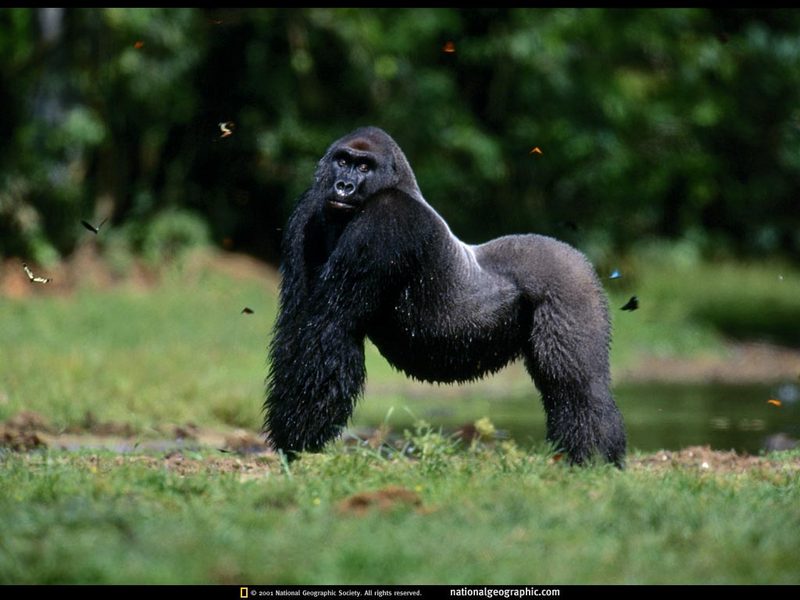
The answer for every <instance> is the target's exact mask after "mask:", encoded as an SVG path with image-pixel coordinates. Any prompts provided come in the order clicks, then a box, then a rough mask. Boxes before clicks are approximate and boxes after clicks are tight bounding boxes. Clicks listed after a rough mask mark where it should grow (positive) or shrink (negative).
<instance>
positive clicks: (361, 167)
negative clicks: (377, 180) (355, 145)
mask: <svg viewBox="0 0 800 600" xmlns="http://www.w3.org/2000/svg"><path fill="white" fill-rule="evenodd" d="M358 170H359V171H361V172H362V173H366V172H367V171H369V165H368V164H367V163H359V165H358Z"/></svg>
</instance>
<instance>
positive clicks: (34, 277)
mask: <svg viewBox="0 0 800 600" xmlns="http://www.w3.org/2000/svg"><path fill="white" fill-rule="evenodd" d="M22 268H23V269H25V274H26V275H27V276H28V279H30V280H31V281H32V282H33V283H48V282H50V281H53V279H52V278H51V277H39V276H37V275H34V274H33V271H31V270H30V268H29V267H28V265H27V264H26V263H22Z"/></svg>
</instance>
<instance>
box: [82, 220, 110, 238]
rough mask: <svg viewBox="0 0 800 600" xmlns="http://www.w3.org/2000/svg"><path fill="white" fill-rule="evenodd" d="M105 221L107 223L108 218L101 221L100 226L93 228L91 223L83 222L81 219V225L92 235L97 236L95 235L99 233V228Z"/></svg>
mask: <svg viewBox="0 0 800 600" xmlns="http://www.w3.org/2000/svg"><path fill="white" fill-rule="evenodd" d="M106 221H108V217H106V218H105V219H103V221H102V222H101V223H100V225H98V226H97V227H95V226H94V225H92V224H91V223H89V221H84V220H83V219H81V225H83V226H84V227H86V229H88V230H89V231H91V232H92V233H94V234H95V235H97V234H98V233H99V232H100V228H101V227H102V226H103V224H104V223H105V222H106Z"/></svg>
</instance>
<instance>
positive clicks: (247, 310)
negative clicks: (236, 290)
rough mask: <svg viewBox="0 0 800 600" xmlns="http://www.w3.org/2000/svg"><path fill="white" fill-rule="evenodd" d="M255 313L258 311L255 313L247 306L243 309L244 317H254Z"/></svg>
mask: <svg viewBox="0 0 800 600" xmlns="http://www.w3.org/2000/svg"><path fill="white" fill-rule="evenodd" d="M254 312H256V311H254V310H253V309H252V308H249V307H247V306H245V307H244V308H243V309H242V314H243V315H252V314H253V313H254Z"/></svg>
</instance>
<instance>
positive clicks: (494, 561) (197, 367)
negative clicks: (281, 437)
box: [0, 256, 800, 583]
mask: <svg viewBox="0 0 800 600" xmlns="http://www.w3.org/2000/svg"><path fill="white" fill-rule="evenodd" d="M623 266H624V267H625V268H624V274H623V278H622V279H620V280H613V281H608V280H606V281H604V283H605V284H606V287H607V289H608V290H609V294H610V304H611V306H612V308H613V310H612V317H613V320H614V323H613V325H614V343H613V354H612V362H613V365H614V367H615V368H619V367H628V366H631V365H635V363H636V360H637V358H638V357H639V356H640V355H641V354H642V353H643V352H649V353H656V354H659V355H663V356H671V355H681V356H692V355H694V354H700V353H715V352H716V353H722V352H724V351H725V346H724V340H725V337H724V335H725V334H734V333H735V332H736V331H738V332H740V333H741V334H742V335H744V334H745V333H747V335H751V334H752V333H753V332H756V333H759V332H760V333H763V334H765V335H768V336H769V335H774V333H775V332H779V331H782V330H791V331H796V328H795V329H791V328H792V327H796V325H794V324H796V323H797V322H800V315H798V302H797V300H796V298H798V297H800V272H798V271H797V269H794V270H792V269H790V268H788V267H787V266H786V265H783V264H778V263H775V264H772V263H769V264H767V263H761V264H749V265H735V264H724V265H711V264H703V263H697V264H691V265H688V266H687V265H683V264H681V263H680V261H677V262H676V261H671V262H670V261H669V260H664V259H661V258H652V260H651V259H650V258H648V257H647V256H645V257H644V258H641V259H637V260H631V261H630V262H629V263H628V264H625V265H623ZM778 273H779V274H780V275H781V277H782V279H779V278H778V276H777V274H778ZM741 282H746V285H742V284H741ZM34 292H35V295H33V296H29V297H26V298H22V299H11V298H6V297H0V315H2V316H1V317H0V319H1V320H2V326H1V327H0V420H5V419H7V418H9V417H11V416H13V415H15V414H17V413H18V412H20V411H22V410H32V411H35V412H38V413H40V414H42V415H46V417H47V419H48V420H49V421H50V422H51V423H52V424H53V425H54V426H55V427H56V428H59V429H63V428H67V427H70V426H80V425H81V424H82V423H85V421H86V420H87V413H91V415H92V416H93V418H95V419H97V420H99V421H119V422H124V423H128V424H130V425H132V426H133V427H134V429H135V430H136V431H137V434H138V435H140V436H142V437H146V436H148V435H152V436H160V435H163V431H164V429H163V427H164V425H165V424H170V423H171V424H182V423H186V422H189V421H191V422H193V423H196V424H198V425H200V426H208V427H227V428H233V427H246V428H248V429H257V428H258V427H259V425H260V423H261V417H262V415H261V402H262V394H263V378H264V375H265V373H266V347H267V343H268V339H269V331H270V328H271V325H272V322H273V319H274V314H275V308H276V301H275V285H274V281H271V282H270V281H266V280H264V279H263V278H260V277H256V276H250V277H242V276H233V275H231V274H230V273H228V272H225V271H224V270H222V271H221V270H219V269H216V268H212V267H211V266H208V265H206V266H204V267H202V268H196V269H194V270H192V271H191V272H189V273H187V272H182V271H177V270H175V271H168V272H167V273H166V276H165V277H164V280H163V282H162V283H161V284H160V285H158V286H157V287H154V288H147V289H142V288H141V287H136V286H120V287H115V288H113V289H109V290H98V289H94V288H90V287H85V288H81V289H78V290H77V291H76V292H75V293H74V294H73V295H68V296H62V295H42V294H40V292H41V290H39V289H36V288H34ZM634 294H635V295H638V296H639V299H640V301H641V308H640V310H639V311H636V312H634V313H623V312H621V311H619V310H617V308H618V307H619V306H621V305H622V304H623V303H624V302H625V301H626V300H627V298H628V297H629V296H630V295H634ZM731 303H732V305H729V304H731ZM245 305H246V306H250V307H251V308H253V309H254V310H255V314H253V315H242V314H240V311H241V308H242V307H243V306H245ZM770 306H780V307H782V308H781V310H778V311H776V312H775V313H774V314H773V313H770V311H769V310H768V309H765V310H761V311H759V310H758V309H759V308H763V307H770ZM743 307H744V308H743ZM786 319H788V321H784V320H786ZM731 323H733V324H731ZM779 338H780V339H781V340H783V341H791V339H793V338H791V337H789V338H787V337H786V336H785V334H784V336H783V337H780V336H779ZM367 361H368V362H367V368H368V373H369V387H368V390H367V399H366V401H365V402H363V403H362V405H361V406H360V407H359V409H358V410H359V412H358V413H357V414H359V415H362V416H366V417H369V419H371V420H373V421H380V420H381V419H382V418H383V417H385V416H386V415H387V413H388V412H389V410H390V408H391V407H394V408H395V409H396V410H395V412H398V411H400V410H402V409H403V408H404V407H408V408H409V409H410V410H411V411H412V412H414V411H418V410H419V409H420V408H421V407H424V406H429V405H430V403H431V402H432V401H433V399H436V398H438V399H439V400H440V401H443V403H445V402H447V401H448V400H449V399H451V397H452V400H453V401H452V402H449V407H450V408H448V410H449V411H450V412H449V413H448V415H449V416H448V419H450V420H451V421H454V422H464V421H467V420H471V419H474V418H475V415H476V414H477V415H479V416H480V415H483V414H486V413H487V411H486V409H485V408H484V407H488V406H489V404H491V403H497V405H498V406H499V403H500V400H499V398H502V397H505V396H511V395H514V394H521V393H523V391H524V393H526V394H529V393H530V394H532V391H531V387H530V382H529V380H528V379H527V376H526V375H525V374H524V371H523V370H522V369H521V368H519V366H516V367H512V368H510V369H508V370H507V371H505V372H504V373H503V374H501V375H499V376H497V377H495V378H492V379H488V380H485V381H483V382H478V383H475V384H472V385H470V386H464V387H460V388H454V387H436V386H423V385H421V384H412V383H410V382H409V381H408V380H407V379H406V378H405V377H404V376H403V375H402V374H398V373H396V372H394V371H393V370H392V369H391V368H390V367H389V366H388V365H387V364H386V363H385V361H383V360H382V359H381V358H380V356H379V354H378V352H377V350H376V349H375V348H374V347H372V346H368V348H367ZM456 397H457V398H456ZM534 410H537V409H534ZM359 418H361V417H359ZM426 436H427V437H426ZM426 439H427V442H426ZM407 440H410V441H412V442H413V443H414V444H415V447H417V448H428V452H427V454H425V455H424V456H421V457H420V456H417V457H416V458H408V457H404V456H400V455H395V456H393V457H391V458H385V457H381V456H379V455H377V454H376V453H375V452H370V451H368V450H366V449H362V450H358V451H355V452H344V451H343V450H342V445H341V444H339V445H338V446H334V447H333V448H332V449H331V451H330V452H328V453H327V454H324V455H320V456H310V457H308V458H306V459H303V460H302V461H299V462H298V463H296V464H295V465H293V467H292V469H291V473H290V474H287V473H285V472H284V471H282V469H281V468H280V467H279V465H277V464H276V463H274V462H273V461H271V460H267V459H264V460H265V461H266V462H263V463H260V462H258V460H256V461H255V462H254V460H253V459H248V460H249V462H247V461H245V463H241V462H240V464H239V466H238V467H237V466H236V464H237V463H236V461H237V460H238V459H235V458H230V459H229V460H230V461H231V464H230V465H228V467H229V468H225V469H220V468H217V467H215V466H214V465H215V463H214V461H215V460H216V459H217V458H218V457H219V456H220V455H219V454H218V453H215V452H212V451H210V450H209V451H201V452H199V453H196V454H195V453H185V455H186V462H187V463H189V462H191V461H195V462H196V464H197V469H196V470H194V471H191V470H189V471H187V470H185V469H183V470H182V468H180V465H177V466H176V465H174V464H171V463H170V462H169V461H166V460H162V457H160V456H159V457H157V458H153V457H148V456H147V455H145V454H143V453H139V454H134V455H124V456H118V455H115V454H112V453H106V452H99V453H98V452H96V451H95V452H88V451H80V452H60V451H55V450H50V451H37V452H32V453H28V454H17V453H11V452H6V451H2V450H0V490H3V491H2V493H0V532H2V534H0V582H5V583H9V582H15V583H56V582H57V583H94V582H114V583H120V582H126V583H199V582H215V583H248V582H252V583H333V582H352V583H356V582H362V583H366V582H380V583H393V582H394V583H410V582H414V583H426V582H427V583H467V582H471V583H478V582H494V583H512V582H517V583H531V582H533V583H550V582H552V583H632V582H636V583H798V582H800V573H799V572H798V570H797V566H796V557H797V556H798V552H799V551H800V541H799V540H798V537H797V535H796V532H797V531H798V526H800V513H798V511H797V510H796V507H797V506H798V502H800V489H799V486H800V484H799V483H798V481H799V480H798V477H797V471H796V469H794V468H793V467H792V468H790V466H789V463H790V462H791V461H795V463H796V460H797V456H798V454H797V453H794V454H791V453H789V454H784V455H783V457H781V456H780V455H774V457H773V458H771V459H770V463H769V466H768V467H763V468H759V469H752V470H749V471H747V472H743V473H738V472H715V471H712V472H704V471H702V470H698V469H696V468H683V467H675V468H672V469H650V468H648V467H646V466H642V465H640V466H638V467H636V466H632V467H631V468H630V469H629V470H627V471H626V472H618V471H616V470H615V469H611V468H607V467H604V466H598V467H594V468H589V469H584V470H577V471H576V470H572V469H569V468H567V467H564V466H563V465H561V464H553V463H552V462H551V460H550V458H549V457H548V455H547V453H546V452H544V451H539V452H533V453H528V452H523V451H521V450H519V449H518V448H516V447H515V446H513V445H509V444H506V445H499V446H497V447H491V448H490V447H478V448H475V449H473V450H471V451H470V450H463V449H462V450H460V451H455V450H454V449H453V448H452V444H451V443H450V441H449V440H448V439H446V438H441V436H438V437H437V435H436V434H435V433H432V432H427V433H425V432H422V431H418V432H416V433H415V432H411V433H410V434H409V435H408V436H407ZM426 443H427V444H428V445H427V446H426ZM145 459H147V460H145ZM795 463H792V464H795ZM242 464H244V465H245V466H247V468H246V469H245V468H244V467H243V466H242ZM248 465H249V466H248ZM390 485H394V486H401V487H402V488H404V489H406V490H410V492H411V493H413V494H416V495H417V496H418V497H419V500H420V502H421V504H420V505H419V506H416V505H405V504H402V503H398V504H397V505H396V506H394V507H393V508H392V509H390V510H388V511H381V510H372V511H366V512H365V513H363V514H356V513H349V512H346V511H345V512H343V511H342V509H341V508H340V503H341V502H342V501H343V500H344V499H346V498H348V497H350V496H352V495H353V494H356V493H358V492H364V491H374V490H378V489H381V488H385V487H387V486H390Z"/></svg>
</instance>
